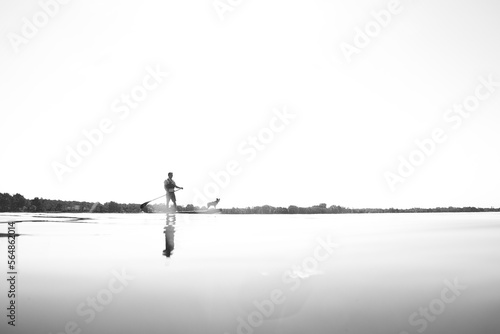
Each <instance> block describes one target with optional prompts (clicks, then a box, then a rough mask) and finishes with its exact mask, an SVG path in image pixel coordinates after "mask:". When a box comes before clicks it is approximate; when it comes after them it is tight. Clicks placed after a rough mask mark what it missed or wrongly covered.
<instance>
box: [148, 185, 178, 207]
mask: <svg viewBox="0 0 500 334" xmlns="http://www.w3.org/2000/svg"><path fill="white" fill-rule="evenodd" d="M181 189H183V188H181ZM181 189H176V190H174V192H176V191H179V190H181ZM166 195H167V194H164V195H161V196H160V197H156V198H154V199H152V200H150V201H147V202H144V203H142V204H141V211H144V208H145V207H146V205H148V204H149V202H152V201H156V200H157V199H159V198H162V197H165V196H166Z"/></svg>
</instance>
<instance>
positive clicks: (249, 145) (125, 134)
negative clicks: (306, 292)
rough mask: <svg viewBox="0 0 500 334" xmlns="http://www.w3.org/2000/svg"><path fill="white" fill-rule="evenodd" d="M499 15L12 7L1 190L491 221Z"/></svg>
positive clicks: (413, 5) (248, 4)
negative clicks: (463, 213) (446, 214)
mask: <svg viewBox="0 0 500 334" xmlns="http://www.w3.org/2000/svg"><path fill="white" fill-rule="evenodd" d="M66 2H67V3H66ZM41 4H43V5H41ZM42 7H44V8H42ZM499 10H500V4H499V3H498V2H497V1H494V0H477V1H457V0H454V1H451V0H449V1H445V0H438V1H430V0H426V1H423V0H419V1H415V0H404V1H403V0H402V1H400V2H399V3H397V2H395V1H394V0H392V1H380V0H377V1H374V0H370V1H368V0H363V1H352V0H307V1H305V0H302V1H299V0H271V1H269V0H267V1H264V0H242V1H236V0H232V1H229V0H220V1H215V2H213V1H212V0H203V1H201V0H196V1H195V0H188V1H166V0H161V1H160V0H157V1H152V0H144V1H128V0H120V1H118V0H115V1H104V2H103V1H94V0H86V1H81V0H72V1H62V0H61V3H60V2H56V1H55V0H41V1H40V2H39V1H32V0H29V1H28V0H23V1H11V0H9V1H2V2H1V3H0V22H1V25H0V34H1V37H2V38H1V39H0V57H1V60H2V61H1V62H0V94H1V95H0V96H1V98H0V110H1V111H2V119H1V123H0V139H1V143H2V145H1V147H0V156H1V166H0V170H1V173H0V192H9V193H11V194H13V193H17V192H19V193H21V194H23V195H24V196H26V197H28V198H33V197H36V196H38V197H44V198H51V199H64V200H82V201H89V202H94V201H100V202H106V201H111V200H113V201H117V202H132V203H142V202H144V201H147V200H150V199H152V198H154V197H156V196H159V195H161V194H162V193H163V180H164V179H165V178H166V177H167V173H168V172H169V171H172V172H173V173H174V180H175V181H176V182H177V184H178V185H180V186H182V187H184V188H185V189H184V190H182V191H181V192H178V193H177V198H178V204H183V205H184V204H188V203H193V202H199V203H203V202H205V201H206V200H207V201H208V200H213V199H215V198H216V197H220V198H221V201H220V207H232V206H237V207H246V206H254V205H264V204H270V205H274V206H288V205H290V204H295V205H298V206H309V205H315V204H319V203H326V204H327V205H328V206H329V205H332V204H335V205H343V206H350V207H416V206H420V207H435V206H469V205H470V206H482V207H490V206H495V207H498V206H500V204H499V201H498V189H499V188H500V174H499V172H498V171H499V170H500V131H498V126H499V125H500V113H499V111H500V63H499V59H500V44H499V43H498V32H499V31H500V21H499V20H498V13H499ZM463 104H465V107H463V106H462V107H460V105H463ZM417 142H420V144H417ZM76 155H78V156H76Z"/></svg>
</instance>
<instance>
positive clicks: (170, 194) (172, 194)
mask: <svg viewBox="0 0 500 334" xmlns="http://www.w3.org/2000/svg"><path fill="white" fill-rule="evenodd" d="M167 196H168V198H170V199H171V200H172V201H174V202H176V201H177V200H176V199H175V193H174V192H172V193H167Z"/></svg>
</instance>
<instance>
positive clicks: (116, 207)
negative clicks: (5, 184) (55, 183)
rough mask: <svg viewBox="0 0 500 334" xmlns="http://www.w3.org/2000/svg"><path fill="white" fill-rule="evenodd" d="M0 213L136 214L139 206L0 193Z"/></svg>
mask: <svg viewBox="0 0 500 334" xmlns="http://www.w3.org/2000/svg"><path fill="white" fill-rule="evenodd" d="M0 212H97V213H137V212H141V208H140V205H139V204H121V203H116V202H113V201H111V202H106V203H104V204H102V203H99V202H82V201H61V200H52V199H45V198H39V197H35V198H33V199H26V198H25V197H24V196H23V195H21V194H15V195H10V194H8V193H0Z"/></svg>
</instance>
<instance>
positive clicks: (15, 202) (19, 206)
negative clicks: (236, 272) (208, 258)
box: [0, 193, 500, 215]
mask: <svg viewBox="0 0 500 334" xmlns="http://www.w3.org/2000/svg"><path fill="white" fill-rule="evenodd" d="M177 208H178V210H179V211H195V210H198V209H200V208H199V207H197V206H194V205H192V204H188V205H186V206H182V205H178V206H177ZM145 211H146V212H166V205H165V203H158V204H150V205H148V206H146V208H145ZM0 212H96V213H139V212H142V211H141V208H140V205H139V204H132V203H129V204H124V203H117V202H113V201H111V202H106V203H104V204H101V203H91V202H78V201H61V200H50V199H44V198H39V197H35V198H33V199H31V200H29V199H26V198H24V196H22V195H21V194H15V195H13V196H12V195H10V194H8V193H0ZM404 212H407V213H408V212H500V208H496V209H495V208H476V207H464V208H455V207H446V208H445V207H438V208H433V209H423V208H411V209H396V208H389V209H370V208H364V209H352V208H346V207H343V206H339V205H331V206H329V207H327V205H326V203H320V204H318V205H314V206H310V207H298V206H296V205H290V206H289V207H288V208H285V207H274V206H270V205H263V206H255V207H246V208H231V209H222V213H226V214H264V215H267V214H339V213H344V214H345V213H404Z"/></svg>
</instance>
